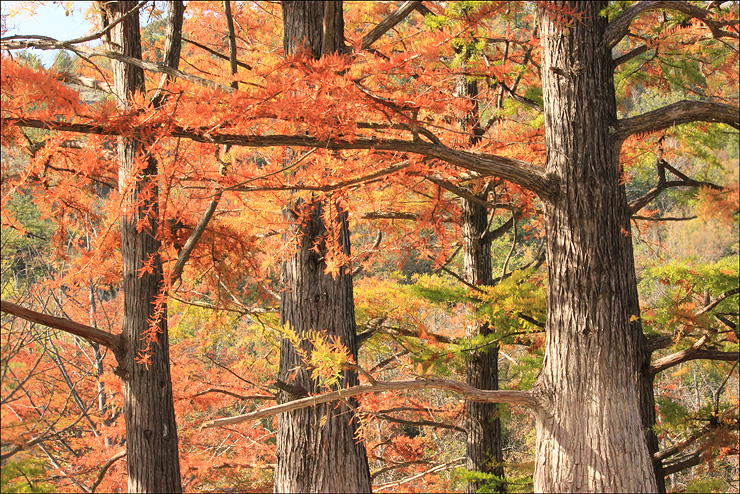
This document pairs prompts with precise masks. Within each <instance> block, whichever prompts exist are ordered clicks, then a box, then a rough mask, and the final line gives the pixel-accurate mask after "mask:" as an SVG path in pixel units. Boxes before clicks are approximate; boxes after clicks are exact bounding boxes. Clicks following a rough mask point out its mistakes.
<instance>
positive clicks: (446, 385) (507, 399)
mask: <svg viewBox="0 0 740 494" xmlns="http://www.w3.org/2000/svg"><path fill="white" fill-rule="evenodd" d="M412 389H441V390H444V391H451V392H453V393H458V394H459V395H461V396H462V397H463V398H465V399H466V400H468V401H478V402H487V403H510V404H515V405H524V406H526V407H529V408H536V407H537V406H538V404H537V399H536V398H535V395H534V394H532V393H531V392H529V391H493V390H481V389H477V388H473V387H472V386H469V385H467V384H465V383H463V382H460V381H452V380H449V379H437V378H429V379H409V380H402V381H386V382H377V383H376V384H362V385H359V386H352V387H351V388H346V389H341V390H339V391H331V392H328V393H323V394H319V395H316V396H309V397H307V398H301V399H299V400H295V401H290V402H288V403H283V404H282V405H275V406H272V407H268V408H263V409H262V410H257V411H255V412H250V413H245V414H243V415H237V416H235V417H226V418H222V419H216V420H211V421H209V422H206V423H204V424H203V425H201V428H208V427H222V426H224V425H232V424H240V423H242V422H247V421H250V420H257V419H260V418H263V417H272V416H275V415H277V414H280V413H284V412H290V411H293V410H299V409H301V408H307V407H310V406H315V405H320V404H322V403H328V402H330V401H337V400H340V399H346V398H351V397H353V396H358V395H362V394H367V393H382V392H386V391H408V390H412Z"/></svg>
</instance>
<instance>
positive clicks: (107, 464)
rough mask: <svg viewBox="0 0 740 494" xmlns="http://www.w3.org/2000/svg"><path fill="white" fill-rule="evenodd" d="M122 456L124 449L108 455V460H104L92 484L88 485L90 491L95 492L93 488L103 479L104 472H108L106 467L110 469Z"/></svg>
mask: <svg viewBox="0 0 740 494" xmlns="http://www.w3.org/2000/svg"><path fill="white" fill-rule="evenodd" d="M124 456H126V450H125V449H124V450H123V451H119V452H118V453H116V454H114V455H113V456H111V457H110V459H109V460H108V461H106V462H105V464H104V465H103V468H102V469H101V470H100V473H99V474H98V477H97V478H96V479H95V482H93V484H92V485H91V486H90V492H95V489H97V488H98V486H99V485H100V483H101V482H102V481H103V478H104V477H105V474H106V473H107V472H108V469H110V467H112V466H113V464H114V463H115V462H117V461H118V460H120V459H121V458H123V457H124Z"/></svg>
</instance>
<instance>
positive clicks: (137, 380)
mask: <svg viewBox="0 0 740 494" xmlns="http://www.w3.org/2000/svg"><path fill="white" fill-rule="evenodd" d="M104 5H105V8H106V9H107V16H108V22H109V23H112V22H113V21H115V20H116V19H117V18H119V17H121V16H122V15H123V14H125V13H126V12H128V11H129V10H130V9H131V8H133V7H134V6H135V5H136V2H135V1H124V2H110V3H106V4H104ZM110 41H111V49H112V50H118V51H119V52H122V53H123V54H125V55H128V56H131V57H134V58H138V59H141V38H140V33H139V17H138V14H136V15H133V16H131V17H129V18H128V19H127V20H125V21H123V22H122V23H120V24H118V25H117V26H115V27H114V28H113V30H112V31H111V40H110ZM111 65H112V68H113V76H114V84H115V94H116V98H117V100H118V104H119V106H121V107H123V108H126V107H128V105H129V104H128V101H129V100H130V98H131V96H132V95H133V94H134V93H136V92H144V72H143V70H141V69H140V68H137V67H134V66H132V65H128V64H125V63H122V62H119V61H116V60H111ZM142 147H143V144H142V142H140V141H137V140H135V139H131V138H125V137H122V138H120V139H119V142H118V156H119V191H121V194H124V201H123V207H124V213H123V217H122V220H121V255H122V257H123V293H124V317H123V331H122V337H123V342H122V346H123V352H122V356H121V358H120V359H119V368H118V371H117V372H118V373H119V374H120V376H121V377H122V381H123V395H124V417H125V420H126V451H127V465H128V489H129V492H182V486H181V481H180V463H179V457H178V449H177V445H178V444H177V424H176V422H175V411H174V404H173V399H172V382H171V378H170V362H169V341H168V334H167V310H166V304H165V303H164V301H163V300H162V301H161V303H160V304H159V307H157V303H156V301H157V300H158V299H159V297H163V296H164V292H163V288H164V278H163V271H162V261H161V259H160V254H159V252H160V247H161V244H160V240H159V239H158V237H157V229H158V221H159V213H158V211H159V208H158V200H159V199H158V191H157V186H156V178H157V163H156V161H155V160H154V159H153V158H151V157H150V158H149V159H147V160H146V161H144V162H142V160H143V158H142ZM145 266H146V267H147V268H148V269H147V268H145ZM153 321H156V322H153ZM152 324H156V331H157V337H156V338H157V341H156V342H155V343H152V344H151V346H150V348H149V349H148V350H146V349H145V347H146V340H147V337H146V336H145V335H146V333H147V331H148V330H150V329H151V328H150V326H151V325H152ZM142 352H146V353H147V354H148V355H149V357H150V362H149V363H148V365H143V364H141V363H139V362H137V360H138V359H139V358H140V357H141V354H142Z"/></svg>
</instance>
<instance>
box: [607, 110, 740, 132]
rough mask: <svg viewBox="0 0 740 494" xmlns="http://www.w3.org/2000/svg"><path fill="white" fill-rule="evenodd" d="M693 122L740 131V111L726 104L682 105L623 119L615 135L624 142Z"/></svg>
mask: <svg viewBox="0 0 740 494" xmlns="http://www.w3.org/2000/svg"><path fill="white" fill-rule="evenodd" d="M691 122H718V123H726V124H728V125H731V126H732V127H734V128H736V129H740V109H738V107H736V106H732V105H726V104H724V103H710V102H708V101H679V102H678V103H673V104H670V105H666V106H664V107H662V108H658V109H657V110H653V111H649V112H647V113H643V114H642V115H638V116H636V117H631V118H622V119H620V120H619V121H617V125H616V126H615V128H614V131H613V134H612V135H613V136H614V137H615V138H616V139H618V140H624V139H626V138H627V137H629V136H631V135H633V134H642V133H645V132H655V131H658V130H662V129H667V128H668V127H672V126H674V125H680V124H685V123H691Z"/></svg>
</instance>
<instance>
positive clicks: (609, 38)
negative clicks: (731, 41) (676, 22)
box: [603, 1, 738, 48]
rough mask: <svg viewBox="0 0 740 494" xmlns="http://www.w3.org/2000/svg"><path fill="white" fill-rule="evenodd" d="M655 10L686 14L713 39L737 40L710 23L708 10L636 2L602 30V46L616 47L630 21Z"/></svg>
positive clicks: (736, 35)
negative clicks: (726, 38) (698, 21)
mask: <svg viewBox="0 0 740 494" xmlns="http://www.w3.org/2000/svg"><path fill="white" fill-rule="evenodd" d="M655 9H668V10H677V11H679V12H682V13H684V14H687V15H689V16H691V17H695V18H697V19H699V20H701V21H702V22H704V24H706V25H707V27H708V28H709V30H710V31H711V32H712V35H713V36H714V37H715V38H721V37H725V36H729V37H732V38H737V37H738V34H737V33H732V32H728V31H724V30H722V29H721V28H720V23H717V22H715V21H712V20H711V19H710V18H709V17H710V16H711V15H712V13H711V12H710V11H708V10H704V9H702V8H699V7H695V6H693V5H691V4H690V3H689V2H659V1H658V2H647V1H644V2H637V3H636V4H634V5H632V6H631V7H629V8H627V9H625V10H624V12H622V13H621V14H619V15H618V16H617V17H615V18H614V20H612V21H611V22H610V23H609V25H608V26H607V27H606V29H605V30H604V38H603V39H604V44H605V45H606V46H607V47H609V48H613V47H614V46H616V44H617V43H619V42H620V41H621V40H622V38H624V37H625V36H626V35H627V32H628V31H629V28H630V24H632V21H633V20H634V19H635V18H636V17H637V16H638V15H640V14H642V13H644V12H647V11H649V10H655Z"/></svg>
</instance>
